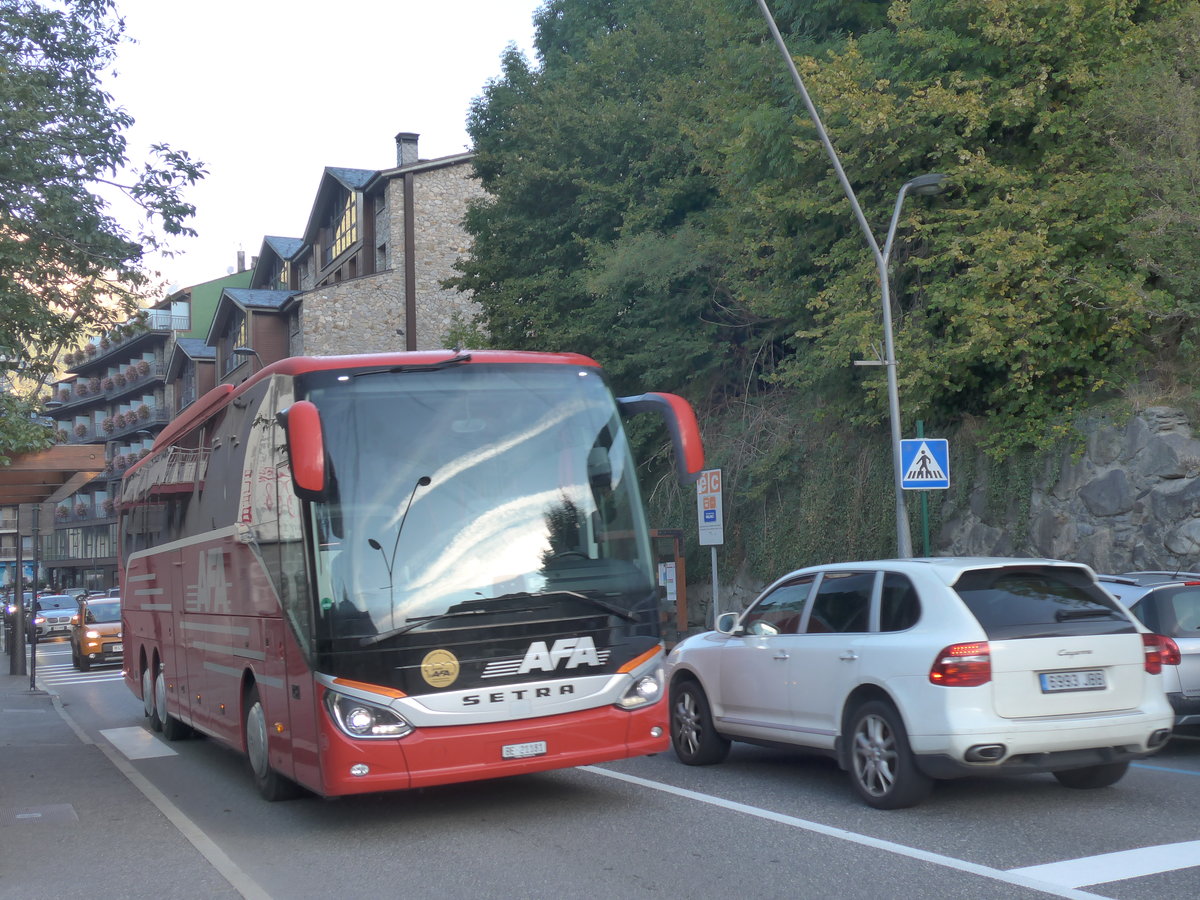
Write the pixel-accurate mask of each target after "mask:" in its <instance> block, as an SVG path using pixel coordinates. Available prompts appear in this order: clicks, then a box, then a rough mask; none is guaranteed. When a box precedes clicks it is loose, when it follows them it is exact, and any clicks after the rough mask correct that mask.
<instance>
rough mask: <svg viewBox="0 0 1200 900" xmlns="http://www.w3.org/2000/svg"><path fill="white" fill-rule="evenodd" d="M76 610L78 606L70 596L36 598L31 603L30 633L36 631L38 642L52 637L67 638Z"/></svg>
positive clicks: (54, 595)
mask: <svg viewBox="0 0 1200 900" xmlns="http://www.w3.org/2000/svg"><path fill="white" fill-rule="evenodd" d="M78 610H79V604H78V603H76V602H75V598H74V597H72V596H71V595H70V594H45V595H43V596H41V597H38V599H37V600H35V601H34V602H33V616H32V618H31V620H30V622H29V628H30V631H31V633H32V632H33V631H35V630H36V631H37V637H38V640H39V641H43V640H47V639H49V638H52V637H67V636H68V635H69V633H70V630H71V617H72V616H73V615H75V613H76V612H77V611H78Z"/></svg>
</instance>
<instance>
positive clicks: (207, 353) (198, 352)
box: [175, 338, 217, 360]
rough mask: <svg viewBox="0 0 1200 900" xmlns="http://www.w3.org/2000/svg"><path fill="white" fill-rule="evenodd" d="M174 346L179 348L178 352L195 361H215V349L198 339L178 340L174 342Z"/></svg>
mask: <svg viewBox="0 0 1200 900" xmlns="http://www.w3.org/2000/svg"><path fill="white" fill-rule="evenodd" d="M175 346H176V347H178V348H179V352H181V353H183V354H185V355H187V356H189V357H191V358H192V359H197V360H209V359H211V360H215V359H216V358H217V348H216V347H210V346H209V345H208V344H207V343H206V342H205V341H202V340H200V338H179V340H177V341H176V342H175Z"/></svg>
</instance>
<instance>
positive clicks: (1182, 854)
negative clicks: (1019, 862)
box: [1008, 841, 1200, 887]
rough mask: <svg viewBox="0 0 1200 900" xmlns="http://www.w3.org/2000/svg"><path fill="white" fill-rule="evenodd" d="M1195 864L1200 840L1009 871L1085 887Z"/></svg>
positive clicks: (1061, 883) (1199, 858)
mask: <svg viewBox="0 0 1200 900" xmlns="http://www.w3.org/2000/svg"><path fill="white" fill-rule="evenodd" d="M1192 866H1200V841H1184V842H1183V843H1180V844H1159V845H1158V846H1157V847H1139V848H1138V849H1136V850H1122V851H1120V852H1119V853H1102V854H1100V855H1099V856H1085V857H1083V858H1082V859H1065V860H1063V861H1062V862H1056V863H1046V864H1045V865H1041V866H1025V867H1024V868H1022V869H1009V870H1008V871H1009V872H1010V873H1012V872H1020V873H1021V874H1023V875H1028V876H1030V877H1031V878H1037V879H1039V880H1041V881H1049V882H1052V883H1054V884H1060V885H1062V886H1064V887H1082V886H1083V885H1085V884H1107V883H1108V882H1110V881H1124V880H1125V879H1127V878H1141V877H1142V876H1143V875H1156V874H1158V873H1159V872H1174V871H1175V870H1177V869H1189V868H1191V867H1192Z"/></svg>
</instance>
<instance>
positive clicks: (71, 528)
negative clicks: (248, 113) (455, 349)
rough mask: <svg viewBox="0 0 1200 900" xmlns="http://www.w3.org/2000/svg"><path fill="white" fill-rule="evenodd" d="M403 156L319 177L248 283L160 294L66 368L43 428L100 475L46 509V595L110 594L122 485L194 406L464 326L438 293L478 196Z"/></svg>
mask: <svg viewBox="0 0 1200 900" xmlns="http://www.w3.org/2000/svg"><path fill="white" fill-rule="evenodd" d="M417 142H418V135H416V134H413V133H410V132H401V133H400V134H398V135H396V165H395V166H394V167H392V168H388V169H383V170H369V169H346V168H335V167H329V168H326V169H325V170H324V172H323V173H322V176H321V180H320V183H319V185H318V187H317V192H316V197H315V199H314V201H313V205H312V212H311V214H310V216H309V219H308V222H307V223H305V224H304V229H303V233H302V236H301V237H290V238H289V237H277V236H267V237H264V238H263V241H262V246H261V251H260V253H259V255H258V256H257V257H255V258H254V260H253V261H252V262H251V265H250V267H249V269H246V268H245V265H244V256H243V255H242V254H240V253H239V260H238V272H237V274H236V275H230V276H228V277H226V278H221V279H216V280H214V281H211V282H206V283H204V284H203V285H199V286H196V287H193V288H187V289H185V290H183V291H178V292H176V293H174V294H171V295H170V296H168V297H165V298H164V299H163V300H162V301H160V302H159V303H156V304H155V305H154V307H152V308H151V309H150V310H147V311H144V313H143V314H142V315H141V316H139V317H138V319H137V320H135V321H131V322H129V323H124V324H122V325H120V326H118V327H117V328H115V329H113V330H112V331H110V332H108V333H106V334H104V335H94V336H93V337H92V338H91V340H90V341H89V342H88V343H87V344H86V345H85V346H84V347H82V348H80V349H79V350H78V351H77V352H72V353H71V354H70V359H69V361H68V368H67V371H66V374H65V375H64V376H63V377H62V379H61V380H60V381H59V382H58V383H57V384H55V385H54V392H53V395H52V396H51V397H50V398H48V401H49V402H48V403H47V410H46V412H47V414H48V415H50V416H51V417H52V418H54V419H55V420H56V428H57V430H58V432H59V439H60V441H61V442H62V443H69V444H76V443H91V444H99V445H102V446H103V447H104V448H105V467H104V471H103V472H102V473H100V474H99V475H98V476H96V475H93V476H92V477H90V478H89V479H87V480H85V481H81V482H80V483H78V484H77V485H74V486H73V488H72V490H71V491H69V492H62V495H61V496H55V497H54V499H53V503H54V504H55V507H56V515H57V520H56V521H57V525H56V528H55V534H54V535H52V536H50V537H48V538H46V539H45V540H44V547H45V553H44V559H46V560H47V569H48V570H49V574H50V578H51V581H52V583H53V585H54V586H55V587H56V588H60V589H61V588H66V587H74V586H79V587H88V588H99V587H107V586H109V585H111V584H115V578H116V553H115V528H116V514H115V508H114V507H115V498H116V496H117V493H118V490H119V486H120V478H121V475H122V474H123V472H124V469H125V468H126V467H127V466H128V465H129V464H130V463H131V462H132V461H136V460H137V459H138V458H139V457H140V456H141V455H142V454H144V453H145V452H147V451H148V448H149V446H150V444H151V442H152V441H153V438H154V435H155V434H157V432H158V431H160V430H161V429H162V428H163V427H164V426H165V425H166V424H167V423H168V422H169V421H170V420H171V419H173V418H174V417H175V416H176V415H178V414H179V413H180V412H182V411H183V410H185V409H187V408H188V407H189V406H190V405H191V404H192V403H194V402H195V401H196V400H198V399H199V398H200V397H202V396H203V395H204V393H205V392H206V391H207V390H209V389H211V388H212V387H214V386H215V385H217V384H221V383H238V382H240V381H242V380H244V379H245V378H246V377H247V376H248V375H250V374H251V373H252V372H254V371H256V369H257V368H258V367H261V366H263V365H267V364H269V363H271V362H274V361H275V360H277V359H282V358H284V357H287V356H300V355H308V356H328V355H340V354H358V353H373V352H382V351H394V350H426V349H433V348H438V347H443V346H446V343H447V332H448V330H449V329H450V327H451V325H452V324H453V322H454V321H455V319H456V318H460V317H461V318H463V319H470V318H471V316H472V315H473V312H474V309H473V304H472V302H471V300H470V298H469V297H468V296H466V295H463V294H460V293H458V292H456V291H454V290H450V289H447V288H445V287H444V286H443V283H444V282H445V280H446V279H448V278H450V277H452V276H453V275H454V274H455V272H454V268H453V266H454V263H455V261H456V260H458V259H459V258H461V257H462V256H464V255H465V254H466V253H467V251H468V249H469V243H470V242H469V238H468V236H467V233H466V231H465V230H464V228H463V225H462V223H463V218H464V216H465V213H466V210H467V205H468V204H469V203H470V202H471V201H472V200H474V199H476V198H480V197H482V196H483V189H482V187H481V186H480V185H479V182H478V180H477V179H476V178H475V176H474V169H473V167H472V164H471V157H472V154H470V153H461V154H455V155H453V156H446V157H441V158H439V159H431V160H422V159H420V158H419V156H418V153H417ZM4 524H5V523H4V521H3V519H2V518H0V526H3V525H4ZM9 543H11V542H9V541H0V553H2V552H4V551H5V550H7V549H8V545H9Z"/></svg>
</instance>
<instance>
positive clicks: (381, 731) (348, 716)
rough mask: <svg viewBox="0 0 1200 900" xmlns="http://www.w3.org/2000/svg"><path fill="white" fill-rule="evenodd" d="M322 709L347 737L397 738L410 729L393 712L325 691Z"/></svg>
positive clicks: (354, 698)
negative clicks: (325, 709)
mask: <svg viewBox="0 0 1200 900" xmlns="http://www.w3.org/2000/svg"><path fill="white" fill-rule="evenodd" d="M325 706H326V707H327V708H328V709H329V714H330V715H331V716H333V720H334V721H335V722H337V726H338V728H340V729H341V730H342V731H344V732H345V733H346V734H348V735H350V737H356V738H399V737H404V736H405V735H406V734H408V733H409V732H411V731H412V730H413V728H412V726H411V725H410V724H408V722H406V721H405V720H404V719H403V718H402V717H401V716H399V715H397V714H396V713H394V712H393V711H392V710H390V709H386V708H385V707H382V706H376V705H375V704H373V703H366V702H364V701H362V700H359V699H358V698H357V697H347V696H346V695H344V694H338V693H335V692H334V691H326V693H325Z"/></svg>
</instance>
